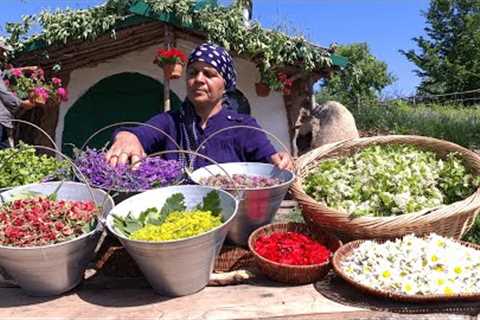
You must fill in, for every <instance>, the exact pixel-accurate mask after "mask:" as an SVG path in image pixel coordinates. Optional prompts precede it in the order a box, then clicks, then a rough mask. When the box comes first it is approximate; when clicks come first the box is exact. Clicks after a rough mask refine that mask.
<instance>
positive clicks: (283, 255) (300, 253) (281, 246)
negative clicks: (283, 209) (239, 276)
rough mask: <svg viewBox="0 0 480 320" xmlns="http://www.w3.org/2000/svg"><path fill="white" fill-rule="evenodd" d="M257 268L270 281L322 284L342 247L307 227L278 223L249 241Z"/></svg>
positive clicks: (252, 236)
mask: <svg viewBox="0 0 480 320" xmlns="http://www.w3.org/2000/svg"><path fill="white" fill-rule="evenodd" d="M248 246H249V248H250V250H251V251H252V253H253V255H254V257H255V260H256V263H257V266H258V268H259V269H260V271H261V272H262V273H263V274H265V275H266V276H267V277H268V278H270V279H272V280H274V281H278V282H282V283H286V284H292V285H300V284H307V283H312V282H315V281H318V280H320V279H322V278H323V277H324V276H326V275H327V273H328V271H329V270H330V268H331V264H330V261H331V258H332V256H333V253H334V252H335V251H336V250H337V249H338V248H340V247H341V246H342V242H341V241H340V240H339V239H338V238H337V237H335V236H334V235H332V234H330V233H327V232H324V231H322V230H320V229H319V228H315V229H312V228H311V227H309V226H307V225H306V224H303V223H293V222H290V223H275V224H269V225H266V226H263V227H261V228H259V229H257V230H255V231H254V232H253V233H252V234H251V235H250V238H249V239H248Z"/></svg>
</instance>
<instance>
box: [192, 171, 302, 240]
mask: <svg viewBox="0 0 480 320" xmlns="http://www.w3.org/2000/svg"><path fill="white" fill-rule="evenodd" d="M220 167H221V168H220ZM222 168H223V170H225V171H226V172H228V174H230V175H233V174H246V175H251V176H253V175H256V176H264V177H268V178H278V179H280V181H282V183H281V184H279V185H276V186H273V187H266V188H256V189H240V190H239V191H240V192H237V193H238V196H239V206H238V215H237V218H236V219H235V221H234V222H233V225H232V228H231V229H230V231H229V233H228V239H229V240H230V241H232V242H233V243H234V244H237V245H241V246H247V245H248V237H249V236H250V234H251V233H252V232H253V231H254V230H256V229H257V228H259V227H261V226H264V225H266V224H269V223H271V222H272V220H273V217H274V216H275V213H276V212H277V210H278V208H279V207H280V204H281V203H282V200H283V199H284V198H285V195H286V194H287V191H288V188H289V186H290V184H292V182H293V181H294V180H295V175H294V174H293V173H292V172H291V171H288V170H281V169H279V168H278V167H277V166H274V165H272V164H268V163H256V162H230V163H222V164H219V165H209V166H206V167H203V168H200V169H197V170H195V171H193V172H192V173H191V174H190V179H192V181H193V182H195V183H197V184H200V181H201V179H202V178H208V177H211V176H212V175H216V174H221V175H225V171H223V170H222ZM226 190H227V191H229V192H231V193H232V194H233V195H235V193H236V192H235V190H231V189H230V190H229V189H226Z"/></svg>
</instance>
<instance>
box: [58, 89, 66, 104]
mask: <svg viewBox="0 0 480 320" xmlns="http://www.w3.org/2000/svg"><path fill="white" fill-rule="evenodd" d="M57 95H58V96H59V97H60V100H61V101H67V100H68V91H67V89H65V88H63V87H61V88H58V89H57Z"/></svg>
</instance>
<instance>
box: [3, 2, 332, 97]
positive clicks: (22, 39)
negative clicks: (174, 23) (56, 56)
mask: <svg viewBox="0 0 480 320" xmlns="http://www.w3.org/2000/svg"><path fill="white" fill-rule="evenodd" d="M135 1H138V0H109V1H107V2H106V3H105V4H104V5H101V6H97V7H94V8H90V9H83V10H72V9H65V10H55V11H52V12H51V11H42V12H40V13H39V14H38V15H31V16H25V17H23V19H22V21H21V22H19V23H7V24H6V28H5V29H6V31H7V33H9V39H8V43H9V44H10V45H11V46H12V47H13V48H14V49H15V50H14V53H20V52H22V51H24V50H25V49H27V48H28V47H29V45H31V44H33V43H36V42H42V43H44V44H46V45H47V46H49V45H52V44H66V43H67V42H68V41H70V40H93V39H95V38H97V37H98V36H100V35H103V34H106V33H110V34H111V36H112V37H115V28H116V26H118V24H119V23H120V22H121V21H123V20H124V19H125V18H127V17H128V16H129V15H130V13H129V12H128V8H130V6H131V5H132V4H134V3H135ZM143 1H144V2H146V3H147V4H148V5H149V6H150V7H151V10H152V12H153V13H155V14H173V15H174V16H175V18H177V19H178V20H180V21H181V22H182V23H183V24H186V25H192V26H193V27H195V29H199V30H201V31H203V32H205V33H206V34H207V37H208V39H209V40H211V41H213V42H216V43H218V44H220V45H222V46H223V47H225V48H226V49H227V50H230V51H232V52H234V53H236V54H238V55H242V56H245V57H248V58H250V59H252V60H254V61H255V62H256V63H257V67H258V69H259V72H260V75H261V78H262V79H261V80H262V82H264V83H266V84H268V85H269V86H270V87H271V88H273V89H281V86H282V85H281V83H280V82H279V80H278V76H277V73H276V69H277V68H278V67H282V66H286V65H296V66H299V67H300V68H302V69H303V70H304V71H307V72H308V71H312V70H314V69H317V68H322V67H325V66H329V65H330V64H331V59H330V55H329V53H328V52H327V51H325V50H322V49H319V48H318V47H315V46H312V45H311V44H309V43H308V42H307V41H306V40H305V39H304V38H303V37H289V36H287V35H286V34H284V33H281V32H278V31H271V30H266V29H263V28H262V27H261V25H260V24H259V23H258V22H254V23H251V24H249V25H248V26H247V25H246V24H245V21H244V19H245V18H244V16H243V15H242V8H241V6H237V5H234V6H231V7H219V6H205V7H202V8H201V9H198V8H197V7H196V3H197V1H195V0H143ZM32 28H37V29H39V30H40V31H39V32H38V33H35V34H33V33H32V31H31V30H32Z"/></svg>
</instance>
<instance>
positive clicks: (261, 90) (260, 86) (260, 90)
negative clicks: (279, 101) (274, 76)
mask: <svg viewBox="0 0 480 320" xmlns="http://www.w3.org/2000/svg"><path fill="white" fill-rule="evenodd" d="M255 92H256V93H257V96H259V97H268V95H269V94H270V87H269V86H268V85H267V84H265V83H263V82H257V83H255Z"/></svg>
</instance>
